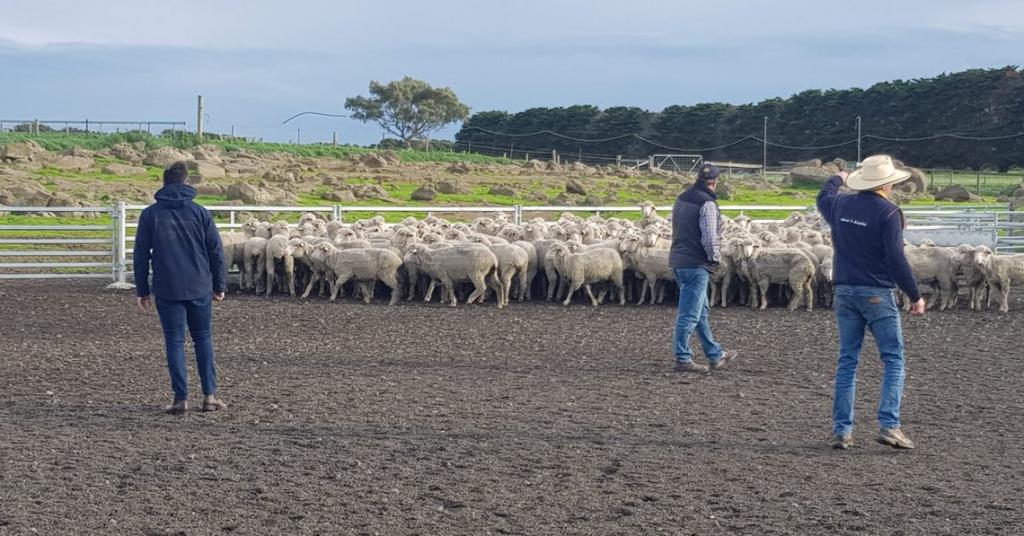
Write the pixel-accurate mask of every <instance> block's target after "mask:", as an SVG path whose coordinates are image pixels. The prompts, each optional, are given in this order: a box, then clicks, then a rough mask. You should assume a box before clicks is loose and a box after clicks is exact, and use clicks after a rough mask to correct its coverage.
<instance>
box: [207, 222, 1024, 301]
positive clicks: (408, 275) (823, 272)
mask: <svg viewBox="0 0 1024 536" xmlns="http://www.w3.org/2000/svg"><path fill="white" fill-rule="evenodd" d="M671 235H672V230H671V223H670V222H669V221H667V220H666V219H664V218H662V217H660V216H658V215H657V214H656V213H654V212H653V211H652V212H651V213H649V214H647V215H645V216H644V217H643V218H642V219H641V220H640V221H639V222H632V221H629V220H624V219H617V218H608V219H605V218H601V217H599V216H591V217H589V218H586V219H582V218H580V217H578V216H575V215H573V214H569V213H566V214H563V215H562V216H561V217H560V218H559V219H558V220H557V221H553V222H548V221H545V220H543V219H540V218H536V219H533V220H531V221H529V222H528V223H525V224H523V225H516V224H514V223H512V222H511V221H509V220H508V219H507V218H506V217H505V215H503V214H499V215H497V216H495V217H493V218H492V217H481V218H477V219H475V220H473V221H472V222H471V223H468V224H467V223H453V222H449V221H447V220H444V219H441V218H436V217H433V216H428V217H427V218H424V219H423V220H417V219H415V218H407V219H405V220H404V221H402V222H401V223H399V224H387V223H385V221H384V218H382V217H380V216H378V217H375V218H372V219H368V220H360V221H358V222H355V223H352V224H344V223H340V222H337V221H324V220H321V219H319V218H318V217H317V216H316V215H314V214H312V213H307V214H303V215H302V217H301V218H300V220H299V223H298V224H297V225H290V224H289V223H288V222H285V221H279V222H277V223H273V224H271V223H269V222H260V221H257V220H255V219H253V220H249V221H247V222H246V223H244V224H243V225H242V229H241V232H224V233H221V237H222V242H223V244H224V250H225V258H226V260H227V263H228V264H229V265H232V266H237V267H238V268H239V271H240V272H241V274H242V276H241V288H242V289H243V290H254V291H255V292H257V293H259V294H265V295H268V296H269V295H270V294H271V293H272V292H274V290H275V289H276V290H278V291H279V292H287V293H289V294H290V295H291V296H293V297H294V296H296V295H301V297H302V298H303V299H305V298H307V297H308V296H309V295H310V294H311V293H312V292H313V291H314V290H315V291H317V292H318V294H320V295H324V294H325V293H328V292H329V294H330V299H331V300H332V301H333V300H335V299H336V298H337V297H338V296H339V295H342V296H344V294H345V288H346V286H348V288H351V289H352V292H353V294H356V295H358V297H360V298H362V299H363V300H364V301H365V302H367V303H369V302H370V301H371V300H373V298H374V295H375V293H376V292H377V288H378V286H379V285H382V286H383V287H386V288H387V289H389V293H390V303H391V304H394V303H396V302H397V301H398V300H399V299H402V298H403V297H404V298H405V299H407V300H412V299H414V298H422V299H423V300H424V301H430V300H431V299H432V298H433V296H434V294H435V290H439V291H440V300H441V302H442V303H444V304H448V305H450V306H452V307H455V306H456V304H457V303H458V302H459V301H460V300H461V301H463V302H464V303H483V302H484V301H486V300H489V299H493V300H494V301H495V303H497V306H498V307H499V308H501V307H504V306H505V305H507V304H508V303H509V301H510V300H512V299H516V300H518V301H524V300H531V299H535V298H536V299H541V298H543V299H546V300H548V301H551V300H555V299H558V300H560V301H561V302H562V303H563V304H565V305H568V304H570V303H571V301H572V299H573V296H574V295H576V294H577V292H579V291H581V290H582V291H583V292H585V293H586V296H587V298H588V299H589V300H590V302H591V303H592V304H593V305H594V306H597V305H599V304H600V303H603V302H604V301H605V299H607V298H610V299H611V300H613V301H617V302H618V303H619V304H620V305H623V304H625V303H626V302H627V301H635V302H636V303H644V302H646V301H649V302H650V303H651V304H654V303H661V302H662V301H663V300H664V299H665V296H666V291H667V290H668V289H674V287H675V279H674V275H673V272H672V269H671V268H670V267H669V265H668V249H669V245H670V242H671ZM830 244H831V239H830V236H829V234H828V232H827V227H826V226H823V225H822V223H821V221H820V219H819V218H818V216H817V215H810V216H805V215H803V214H800V213H793V214H792V215H790V216H789V218H787V219H786V220H785V221H775V222H756V221H752V220H750V219H749V218H747V217H745V216H740V217H737V218H735V219H729V218H724V227H723V229H722V262H721V263H720V264H719V265H718V267H717V269H716V271H715V272H714V273H713V274H712V276H711V285H710V287H711V288H710V293H711V296H710V300H711V303H712V305H721V306H722V307H726V306H728V305H729V304H730V303H737V304H745V305H748V306H750V307H760V308H761V309H762V310H763V309H765V308H766V307H767V306H768V304H769V300H770V298H772V299H775V298H774V297H776V296H777V297H779V298H781V299H782V300H786V301H788V306H789V309H790V310H795V309H797V308H799V307H806V308H807V310H808V311H810V310H811V309H813V307H814V306H815V304H817V303H820V304H821V305H824V306H828V305H830V303H831V292H832V281H831V278H832V247H831V245H830ZM906 253H907V258H908V260H909V261H910V265H911V268H912V269H913V271H914V274H915V276H916V277H917V280H918V283H919V285H920V286H921V287H922V290H923V291H925V292H927V293H929V294H930V299H929V302H928V306H929V308H931V307H934V306H938V307H939V308H940V309H947V308H950V307H954V306H955V305H956V303H957V300H958V298H959V296H960V294H961V290H964V292H963V293H964V294H966V296H967V297H968V303H969V305H970V307H971V309H981V308H982V307H983V306H991V302H992V301H993V300H994V299H996V298H998V299H999V301H1000V310H1002V311H1003V312H1006V311H1008V304H1009V298H1008V294H1009V291H1010V287H1011V285H1020V284H1024V255H995V254H993V252H992V250H991V249H990V248H988V247H986V246H978V247H974V246H969V245H963V246H959V247H956V248H947V247H937V246H935V245H934V244H927V243H925V244H921V245H918V246H913V245H907V247H906ZM770 290H772V292H769V291H770ZM467 293H468V296H466V294H467ZM986 297H987V299H986ZM904 302H905V306H906V307H909V305H910V304H909V301H908V300H904Z"/></svg>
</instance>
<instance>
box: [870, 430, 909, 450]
mask: <svg viewBox="0 0 1024 536" xmlns="http://www.w3.org/2000/svg"><path fill="white" fill-rule="evenodd" d="M875 441H877V442H879V443H881V444H882V445H888V446H890V447H892V448H894V449H907V450H910V449H912V448H914V442H913V441H911V440H910V438H909V437H907V434H904V433H903V430H900V429H899V428H882V429H881V430H879V431H878V437H876V438H875Z"/></svg>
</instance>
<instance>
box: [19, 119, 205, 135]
mask: <svg viewBox="0 0 1024 536" xmlns="http://www.w3.org/2000/svg"><path fill="white" fill-rule="evenodd" d="M72 125H75V128H74V131H75V132H80V131H81V132H85V133H90V132H100V133H103V127H104V126H108V127H109V126H114V127H121V126H133V127H138V129H137V130H139V131H142V130H143V127H145V131H146V132H152V129H153V127H154V126H156V127H170V129H171V130H172V131H175V132H176V131H178V130H181V131H184V130H185V122H184V121H148V120H145V121H106V120H94V119H0V132H3V131H4V130H9V131H14V130H15V129H17V128H19V127H25V128H27V129H28V132H27V133H28V134H41V133H42V134H46V133H47V132H64V133H69V132H71V131H72ZM40 126H44V127H47V128H46V130H42V131H40V128H39V127H40ZM55 126H56V127H60V128H55ZM78 127H82V128H78ZM90 129H91V130H90Z"/></svg>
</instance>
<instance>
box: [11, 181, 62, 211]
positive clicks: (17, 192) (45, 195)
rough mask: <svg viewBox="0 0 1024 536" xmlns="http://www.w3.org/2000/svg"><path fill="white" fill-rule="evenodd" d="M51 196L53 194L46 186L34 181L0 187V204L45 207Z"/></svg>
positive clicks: (48, 203)
mask: <svg viewBox="0 0 1024 536" xmlns="http://www.w3.org/2000/svg"><path fill="white" fill-rule="evenodd" d="M5 182H6V181H5ZM52 198H53V195H51V194H50V192H47V191H46V188H43V187H42V186H40V185H39V184H37V183H34V182H18V183H15V184H11V185H4V186H2V187H0V205H7V206H15V207H18V206H23V207H45V206H49V205H50V199H52Z"/></svg>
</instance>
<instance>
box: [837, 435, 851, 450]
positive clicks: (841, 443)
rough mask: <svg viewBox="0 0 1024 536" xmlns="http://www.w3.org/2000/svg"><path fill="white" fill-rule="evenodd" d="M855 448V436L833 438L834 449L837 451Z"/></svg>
mask: <svg viewBox="0 0 1024 536" xmlns="http://www.w3.org/2000/svg"><path fill="white" fill-rule="evenodd" d="M852 446H853V436H852V435H850V434H846V435H839V434H835V435H833V436H832V448H833V449H836V450H846V449H848V448H850V447H852Z"/></svg>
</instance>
